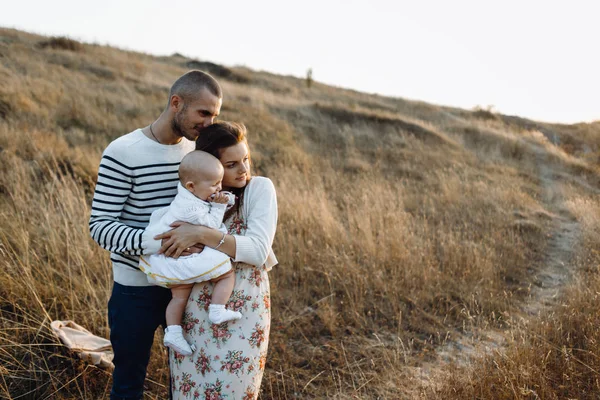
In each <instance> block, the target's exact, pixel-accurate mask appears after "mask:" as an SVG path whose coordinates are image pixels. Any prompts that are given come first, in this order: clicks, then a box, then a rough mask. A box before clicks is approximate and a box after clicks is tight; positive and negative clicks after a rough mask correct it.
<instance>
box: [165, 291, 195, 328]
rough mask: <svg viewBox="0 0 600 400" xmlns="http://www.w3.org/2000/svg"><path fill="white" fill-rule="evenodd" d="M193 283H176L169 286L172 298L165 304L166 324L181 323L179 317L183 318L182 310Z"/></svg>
mask: <svg viewBox="0 0 600 400" xmlns="http://www.w3.org/2000/svg"><path fill="white" fill-rule="evenodd" d="M193 287H194V284H187V285H177V286H173V287H172V288H171V295H172V296H173V298H172V299H171V301H170V302H169V305H168V306H167V315H166V318H167V326H170V325H181V319H182V318H183V312H184V311H185V306H186V305H187V302H188V298H189V297H190V293H191V291H192V288H193Z"/></svg>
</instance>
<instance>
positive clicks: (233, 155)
mask: <svg viewBox="0 0 600 400" xmlns="http://www.w3.org/2000/svg"><path fill="white" fill-rule="evenodd" d="M219 161H221V164H223V168H224V169H225V174H223V188H224V189H233V188H243V187H244V186H246V183H247V182H248V179H249V178H250V158H249V154H248V146H247V145H246V143H244V142H240V143H238V144H236V145H233V146H230V147H227V148H224V149H223V150H221V158H219Z"/></svg>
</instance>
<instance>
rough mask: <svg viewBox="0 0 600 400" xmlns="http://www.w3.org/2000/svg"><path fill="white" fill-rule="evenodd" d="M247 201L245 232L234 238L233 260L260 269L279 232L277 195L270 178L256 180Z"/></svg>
mask: <svg viewBox="0 0 600 400" xmlns="http://www.w3.org/2000/svg"><path fill="white" fill-rule="evenodd" d="M250 184H251V185H253V186H252V187H251V188H249V189H251V190H249V191H248V193H247V194H248V196H247V197H246V198H245V199H244V201H246V202H247V207H246V210H247V215H245V222H246V226H247V228H246V233H245V234H244V235H233V237H234V238H235V243H236V248H235V257H234V260H233V261H236V262H244V263H246V264H250V265H256V266H260V265H263V264H264V263H265V261H266V260H267V257H268V256H269V253H270V252H271V247H272V246H273V239H274V238H275V230H276V229H277V194H276V192H275V187H274V186H273V182H271V180H270V179H268V178H265V177H255V178H253V179H252V181H251V183H250Z"/></svg>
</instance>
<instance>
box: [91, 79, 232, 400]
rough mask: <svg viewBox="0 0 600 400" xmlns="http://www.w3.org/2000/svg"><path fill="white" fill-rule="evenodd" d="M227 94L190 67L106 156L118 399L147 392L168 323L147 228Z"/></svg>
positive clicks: (95, 209)
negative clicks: (163, 102)
mask: <svg viewBox="0 0 600 400" xmlns="http://www.w3.org/2000/svg"><path fill="white" fill-rule="evenodd" d="M222 98H223V94H222V91H221V87H220V86H219V84H218V83H217V81H216V80H215V79H214V78H213V77H211V76H210V75H208V74H206V73H204V72H201V71H190V72H188V73H186V74H184V75H183V76H181V77H180V78H179V79H177V81H176V82H175V83H174V84H173V86H172V87H171V91H170V93H169V102H168V104H167V107H166V108H165V110H164V111H163V112H162V114H161V115H160V116H159V117H158V119H157V120H156V121H154V122H153V123H152V124H150V125H149V126H147V127H145V128H143V129H137V130H135V131H133V132H131V133H129V134H126V135H124V136H121V137H119V138H118V139H116V140H114V141H113V142H112V143H110V144H109V145H108V147H107V148H106V150H105V151H104V153H103V155H102V160H101V161H100V168H99V170H98V182H97V184H96V190H95V193H94V199H93V202H92V214H91V217H90V234H91V236H92V238H93V239H94V240H95V241H96V242H97V243H98V244H99V245H100V246H101V247H103V248H105V249H107V250H109V251H110V252H111V256H110V259H111V261H112V266H113V277H114V285H113V291H112V294H111V298H110V301H109V303H108V324H109V327H110V340H111V343H112V346H113V351H114V355H115V357H114V364H115V370H114V372H113V387H112V390H111V399H113V400H114V399H141V398H142V395H143V389H144V379H145V377H146V367H147V365H148V361H149V359H150V349H151V347H152V342H153V340H154V332H155V330H156V328H157V327H158V326H159V325H164V320H165V309H166V306H167V304H168V302H169V300H170V299H171V292H170V291H169V290H168V289H163V288H160V287H158V286H150V285H149V283H148V280H147V278H146V275H145V274H144V273H143V272H142V271H141V270H140V269H139V268H138V260H139V256H140V255H144V254H152V253H155V252H157V251H158V250H159V249H160V241H157V240H154V238H152V237H150V236H151V235H149V234H146V232H145V231H144V229H145V227H146V226H147V225H148V221H149V220H150V214H152V211H154V210H156V209H158V208H160V207H165V206H168V205H169V204H170V202H171V201H172V200H173V198H174V197H175V194H176V193H177V182H178V173H177V170H178V167H179V163H180V161H181V159H182V158H183V156H185V155H186V154H187V153H188V152H190V151H192V150H194V146H195V143H194V141H195V140H196V138H197V137H198V135H199V134H200V132H201V130H202V129H203V128H204V127H206V126H208V125H210V124H212V122H213V120H214V118H215V117H216V116H217V115H219V112H220V110H221V104H222ZM192 251H193V249H192ZM198 251H199V250H198ZM186 254H189V253H184V254H183V255H186Z"/></svg>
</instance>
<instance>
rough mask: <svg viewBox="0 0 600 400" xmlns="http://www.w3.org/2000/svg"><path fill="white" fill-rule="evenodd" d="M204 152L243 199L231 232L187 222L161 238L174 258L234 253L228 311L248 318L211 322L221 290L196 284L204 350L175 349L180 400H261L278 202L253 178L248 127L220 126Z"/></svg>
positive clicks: (198, 332) (228, 217) (266, 184)
mask: <svg viewBox="0 0 600 400" xmlns="http://www.w3.org/2000/svg"><path fill="white" fill-rule="evenodd" d="M196 150H203V151H206V152H207V153H210V154H212V155H214V156H215V157H217V158H218V159H219V161H221V163H222V164H223V167H224V169H225V174H224V176H223V182H222V186H223V190H228V191H230V192H233V193H234V194H235V195H236V202H235V205H234V206H233V207H232V208H231V209H230V210H229V211H228V212H227V213H226V214H225V225H226V226H227V228H228V234H223V233H222V232H220V231H219V230H216V229H211V228H207V227H203V226H196V225H190V224H186V223H181V222H178V223H175V224H174V225H172V226H174V227H175V228H176V229H174V230H172V231H169V232H167V233H165V234H163V235H161V236H159V237H157V238H162V239H165V240H164V242H163V243H164V245H163V249H164V253H165V255H166V256H174V257H178V256H179V255H180V254H181V253H182V252H183V251H184V250H186V249H189V248H190V247H193V246H194V245H195V244H201V245H204V246H209V247H212V248H217V247H218V248H219V251H222V252H223V253H226V254H228V255H229V256H230V257H231V258H232V259H233V262H234V269H235V280H236V283H235V288H234V291H233V294H232V296H231V298H230V300H229V303H227V308H229V309H232V310H235V311H239V312H241V313H242V319H240V320H238V321H234V322H227V323H223V324H220V325H216V324H211V323H210V322H209V320H208V306H209V304H210V297H211V293H212V287H213V285H212V284H211V283H209V282H207V283H199V284H196V285H195V286H194V289H193V291H192V293H191V295H190V298H189V301H188V304H187V307H186V311H185V314H184V318H183V324H182V325H183V330H184V332H185V337H186V339H187V340H188V342H190V343H193V344H195V345H196V348H197V350H196V351H195V353H194V354H192V355H191V356H189V357H185V356H182V355H179V354H177V353H175V352H171V356H170V360H169V362H170V368H171V388H172V395H173V399H204V398H206V399H221V398H227V399H244V400H246V399H256V398H257V397H258V392H259V388H260V383H261V380H262V375H263V371H264V367H265V361H266V356H267V345H268V342H269V330H270V327H271V311H270V293H269V278H268V276H267V271H269V270H270V269H271V268H272V267H273V266H274V265H276V264H277V259H276V258H275V255H274V254H273V250H272V248H271V246H272V244H273V238H274V236H275V229H276V226H277V197H276V194H275V188H274V187H273V183H272V182H271V180H269V179H268V178H265V177H251V175H250V151H249V148H248V143H247V141H246V128H245V127H244V126H243V125H241V124H236V123H227V122H218V123H215V124H213V125H211V126H209V127H207V128H205V129H204V130H203V131H202V134H201V135H200V137H199V138H198V140H197V141H196Z"/></svg>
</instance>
